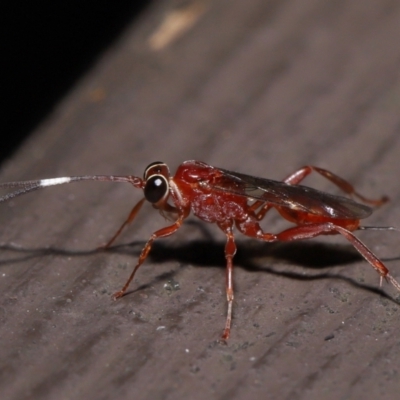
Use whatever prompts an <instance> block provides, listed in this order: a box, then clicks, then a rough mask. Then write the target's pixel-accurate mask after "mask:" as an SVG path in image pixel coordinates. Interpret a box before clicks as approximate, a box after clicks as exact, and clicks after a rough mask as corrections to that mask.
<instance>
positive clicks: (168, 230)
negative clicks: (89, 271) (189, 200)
mask: <svg viewBox="0 0 400 400" xmlns="http://www.w3.org/2000/svg"><path fill="white" fill-rule="evenodd" d="M186 215H187V212H186V213H185V212H181V214H180V215H179V217H178V219H177V220H176V221H175V223H174V224H172V225H170V226H166V227H165V228H162V229H159V230H158V231H155V232H154V233H153V234H152V235H151V236H150V238H149V240H148V241H147V243H146V245H145V246H144V247H143V249H142V252H141V253H140V256H139V260H138V262H137V264H136V265H135V268H134V269H133V271H132V273H131V275H130V276H129V278H128V280H127V281H126V283H125V285H124V286H123V287H122V289H121V290H120V291H118V292H116V293H114V295H113V299H114V300H117V299H119V298H120V297H122V296H123V295H124V294H125V292H126V290H127V289H128V287H129V285H130V283H131V282H132V280H133V277H134V276H135V273H136V271H137V270H138V269H139V267H140V266H141V265H142V264H143V262H144V260H145V259H146V258H147V255H148V254H149V252H150V250H151V246H152V245H153V242H154V240H156V239H157V238H161V237H166V236H170V235H172V234H173V233H175V232H176V231H177V230H178V229H179V228H180V227H181V225H182V222H183V220H184V219H185V216H186Z"/></svg>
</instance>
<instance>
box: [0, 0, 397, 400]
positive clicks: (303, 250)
mask: <svg viewBox="0 0 400 400" xmlns="http://www.w3.org/2000/svg"><path fill="white" fill-rule="evenodd" d="M399 35H400V3H399V2H398V1H395V0H355V1H352V2H345V1H328V2H321V1H313V0H298V1H293V0H292V1H268V2H266V1H265V0H249V1H246V2H244V1H239V0H230V1H223V0H216V1H204V2H202V1H198V2H196V3H190V2H184V3H182V4H181V3H178V2H174V1H163V2H157V3H155V4H154V5H153V6H152V7H150V8H149V9H148V10H147V11H146V12H145V13H144V14H143V15H142V17H141V18H140V20H139V21H136V22H135V24H134V25H133V26H131V27H130V29H129V30H127V31H126V32H125V34H124V35H123V36H122V37H121V38H120V40H119V41H118V42H117V43H115V45H114V46H113V47H112V48H110V49H109V50H108V51H107V52H106V53H105V54H104V55H103V56H102V57H101V58H100V59H99V61H98V63H97V64H96V65H95V66H94V68H93V69H92V71H91V72H90V73H89V74H88V75H87V76H86V77H85V78H84V79H82V80H81V81H80V82H79V83H78V84H77V86H76V87H75V88H74V90H73V91H72V92H71V93H70V94H69V95H68V96H66V97H65V99H64V100H63V101H62V102H61V103H60V104H58V105H57V107H55V110H54V113H53V114H52V115H51V116H50V117H49V118H48V120H47V121H45V122H44V123H43V124H42V126H41V127H40V128H39V129H37V131H36V132H33V133H32V135H31V137H30V138H29V139H28V140H27V141H26V142H25V144H24V145H23V146H22V147H21V149H20V150H19V152H18V153H17V154H16V155H15V156H14V157H13V159H11V160H9V161H8V162H6V163H5V164H3V167H2V171H1V180H2V181H10V180H22V179H35V178H45V177H54V176H65V175H81V174H125V175H131V174H133V175H139V176H141V175H142V173H143V172H142V171H143V170H144V168H145V167H146V166H147V165H148V164H149V163H150V162H152V161H156V160H162V161H165V162H167V163H168V164H169V165H170V168H171V170H172V171H174V170H175V169H176V167H177V166H178V165H179V164H180V163H181V162H182V161H184V160H187V159H198V160H202V161H205V162H207V163H209V164H211V165H216V166H220V167H223V168H226V169H231V170H237V171H240V172H244V173H248V174H253V175H256V176H262V177H268V178H274V179H280V178H283V177H285V176H286V175H288V174H289V173H291V172H293V171H294V170H296V169H297V168H299V167H301V166H302V165H304V164H315V165H318V166H321V167H324V168H328V169H330V170H332V171H334V172H336V173H338V174H339V175H341V176H343V177H345V178H347V179H348V180H350V181H351V182H352V183H354V184H355V185H356V186H357V188H358V189H359V190H360V191H361V192H362V193H364V194H365V195H368V196H371V197H373V196H375V197H379V196H380V195H382V194H387V195H389V196H390V198H391V202H390V203H389V204H387V205H385V206H384V207H382V208H381V209H379V210H377V211H376V212H375V213H374V214H373V215H372V216H371V217H370V218H369V219H368V220H366V221H365V224H366V225H374V224H375V225H397V226H400V206H399V200H400V185H399V184H398V174H399V172H400V170H399V162H398V160H399V158H400V141H399V129H400V46H399V43H398V42H399V40H398V38H399ZM306 183H307V184H309V185H312V186H315V187H318V188H320V189H323V190H330V191H332V192H333V193H337V191H336V190H335V188H332V185H330V184H329V183H327V182H325V181H323V180H321V179H313V178H310V179H308V180H307V181H306ZM140 197H141V193H140V192H139V191H137V190H136V191H135V190H132V188H131V187H129V186H125V185H121V184H111V183H80V184H71V185H67V186H65V187H59V188H52V189H47V190H45V191H42V192H36V193H33V194H30V195H27V196H25V197H22V198H19V199H16V200H15V201H13V202H9V203H5V204H2V205H1V207H0V220H1V226H2V229H1V232H0V234H1V236H0V240H1V253H0V277H1V279H0V285H1V286H0V290H1V304H0V321H1V326H0V337H1V342H0V343H1V344H0V388H1V393H2V398H3V399H55V398H57V399H88V398H91V399H116V398H119V399H135V400H139V399H189V398H190V399H205V398H208V399H249V398H251V399H307V400H310V399H361V398H363V399H365V398H371V399H378V398H379V399H394V398H397V396H398V393H399V391H400V379H399V371H400V361H399V360H400V339H399V331H400V310H399V305H398V303H397V301H396V299H398V298H399V293H396V291H395V289H394V288H393V287H391V286H389V285H387V284H385V285H384V287H383V288H382V291H381V290H379V277H378V275H377V274H376V272H375V271H374V270H373V269H372V268H371V267H370V266H369V265H368V264H367V263H366V262H365V261H364V260H362V259H361V258H360V257H358V256H357V253H356V252H355V251H354V250H353V249H352V247H351V246H350V245H349V244H347V243H346V241H345V240H344V239H343V238H339V237H329V238H323V239H320V238H318V239H315V240H312V241H305V242H298V243H293V244H285V245H282V244H278V245H268V244H263V243H258V242H255V241H253V240H248V239H246V238H244V237H242V236H240V235H237V242H238V247H239V251H238V254H237V257H236V259H235V264H236V268H235V276H234V278H235V283H236V286H235V290H236V292H235V294H236V298H235V305H234V320H233V326H232V336H231V339H230V340H229V343H228V344H227V345H222V344H220V343H218V339H219V337H220V334H221V332H222V329H223V325H224V320H225V312H226V302H225V294H224V290H225V289H224V272H225V271H224V264H225V260H224V256H223V249H224V236H223V234H221V233H219V232H218V230H217V229H216V228H215V227H214V226H212V225H207V224H205V223H201V222H198V221H197V220H196V219H194V218H190V220H189V221H188V222H187V223H186V224H185V225H184V226H183V227H182V228H181V230H180V231H179V232H178V233H177V234H176V235H174V236H173V237H171V238H169V239H165V240H160V241H159V242H158V243H157V244H156V245H155V247H154V251H153V253H152V256H151V257H149V259H148V260H147V261H146V264H145V265H144V266H143V267H142V268H141V269H140V270H139V273H138V274H137V278H136V280H135V282H134V283H133V284H132V287H131V291H130V293H129V295H127V296H125V297H124V298H123V299H121V300H119V301H116V302H113V301H112V300H111V295H112V293H114V292H115V291H116V290H118V289H120V287H121V286H122V284H123V283H124V282H125V280H126V278H127V276H128V275H129V273H130V271H131V269H132V267H133V265H134V263H135V261H136V259H137V256H138V253H139V251H140V249H141V246H142V245H143V243H144V241H145V240H146V239H147V237H148V236H149V235H150V233H151V232H152V231H154V230H155V229H157V228H158V227H160V226H163V224H165V221H164V220H163V219H162V217H160V216H158V214H157V213H156V212H155V211H153V210H152V208H151V207H150V206H148V207H146V208H145V209H144V210H143V212H142V213H141V214H140V215H139V216H138V218H137V220H136V221H135V223H134V224H133V225H132V226H131V227H130V229H129V230H128V231H127V232H125V234H124V235H123V237H122V238H121V239H120V240H119V242H118V244H117V245H116V246H115V247H113V248H112V249H111V250H110V251H107V252H102V251H94V249H95V248H96V246H98V245H99V244H101V243H103V242H104V241H105V240H106V239H107V238H109V237H110V235H112V233H114V231H115V229H116V228H117V227H118V226H119V224H120V223H121V222H122V221H123V219H124V218H125V217H126V215H127V214H128V213H129V210H130V208H131V207H132V206H133V204H134V203H135V202H136V201H137V200H138V199H139V198H140ZM283 226H284V225H283V224H282V221H281V220H280V219H279V218H278V217H277V216H276V215H271V217H270V218H268V219H267V220H266V223H265V225H264V227H265V228H266V229H267V230H269V231H272V232H278V231H279V230H280V229H282V227H283ZM359 237H360V238H362V239H363V240H364V241H365V242H366V243H367V244H368V245H369V246H370V248H371V249H372V250H373V251H375V252H376V253H377V254H378V255H379V256H380V257H382V258H383V259H384V260H385V262H386V264H387V266H388V268H390V270H391V272H392V274H393V275H394V276H395V277H397V279H400V251H399V246H398V243H399V240H400V236H399V234H398V233H397V232H385V231H383V232H362V233H360V234H359Z"/></svg>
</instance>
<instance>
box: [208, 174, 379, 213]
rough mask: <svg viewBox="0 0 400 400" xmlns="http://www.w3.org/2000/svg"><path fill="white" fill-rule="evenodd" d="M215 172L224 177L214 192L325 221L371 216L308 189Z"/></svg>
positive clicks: (359, 206) (342, 199)
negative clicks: (290, 210) (253, 200)
mask: <svg viewBox="0 0 400 400" xmlns="http://www.w3.org/2000/svg"><path fill="white" fill-rule="evenodd" d="M218 170H219V171H221V172H222V173H223V175H222V176H221V177H218V179H217V181H216V182H214V183H212V184H211V187H212V188H213V189H216V190H222V191H224V192H228V193H233V194H237V195H239V196H245V197H249V198H252V199H256V200H262V201H265V202H266V203H270V204H271V205H276V206H280V207H287V208H290V209H292V210H297V211H304V212H307V213H310V214H314V215H321V216H324V217H332V218H340V219H362V218H366V217H367V216H369V215H370V214H371V213H372V209H371V208H370V207H368V206H365V205H363V204H359V203H356V202H355V201H353V200H351V199H348V198H346V197H341V196H334V195H331V194H328V193H324V192H321V191H319V190H316V189H312V188H309V187H307V186H301V185H288V184H286V183H284V182H279V181H274V180H270V179H263V178H256V177H254V176H250V175H244V174H240V173H237V172H232V171H227V170H225V169H222V168H218Z"/></svg>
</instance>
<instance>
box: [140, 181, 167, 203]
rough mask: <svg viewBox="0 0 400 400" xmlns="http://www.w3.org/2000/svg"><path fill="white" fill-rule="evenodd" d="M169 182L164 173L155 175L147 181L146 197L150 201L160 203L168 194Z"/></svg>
mask: <svg viewBox="0 0 400 400" xmlns="http://www.w3.org/2000/svg"><path fill="white" fill-rule="evenodd" d="M168 189H169V188H168V182H167V180H166V178H165V177H164V176H162V175H153V176H151V177H150V178H148V179H147V181H146V186H145V187H144V197H146V200H147V201H149V202H150V203H153V204H154V203H158V202H159V201H160V200H161V199H162V198H163V197H165V196H166V195H167V194H168Z"/></svg>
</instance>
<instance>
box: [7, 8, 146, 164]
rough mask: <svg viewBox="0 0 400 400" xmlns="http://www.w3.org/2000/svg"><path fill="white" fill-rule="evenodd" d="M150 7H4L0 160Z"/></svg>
mask: <svg viewBox="0 0 400 400" xmlns="http://www.w3.org/2000/svg"><path fill="white" fill-rule="evenodd" d="M149 3H150V1H148V0H147V1H146V0H137V1H132V0H129V1H127V0H122V1H116V2H112V1H104V0H99V1H67V2H58V1H47V2H45V1H42V2H28V1H25V2H11V1H7V2H2V4H1V5H0V21H1V22H2V23H1V26H0V32H1V38H2V39H1V40H2V43H3V44H2V47H1V53H2V57H1V58H2V62H1V81H0V82H1V83H0V86H1V96H2V99H3V106H2V107H1V108H2V109H1V113H0V116H1V117H0V118H1V119H0V126H2V127H3V128H2V132H3V135H2V136H3V140H2V146H1V147H0V160H2V159H3V158H4V157H7V156H9V155H10V154H11V153H12V152H13V151H14V150H15V149H16V148H17V147H18V145H19V143H20V142H21V141H22V140H23V138H24V137H25V136H26V135H29V133H31V131H32V130H33V129H34V128H35V127H36V126H37V125H38V124H39V123H40V121H42V120H43V119H44V118H45V117H46V115H47V114H48V113H49V112H51V110H52V108H53V107H54V105H55V104H56V103H57V101H58V100H60V99H61V98H62V97H63V96H64V95H65V94H66V93H67V92H68V90H69V89H70V88H71V87H72V86H73V84H74V82H76V80H77V79H79V77H81V76H82V75H83V74H84V73H85V72H86V71H87V70H88V69H89V68H90V67H91V66H92V65H93V63H94V62H95V61H96V59H97V57H98V56H99V55H100V54H101V53H102V51H104V50H105V49H106V48H107V47H108V46H109V45H110V44H111V43H112V42H113V41H114V40H115V39H116V38H117V37H118V36H119V35H120V34H121V33H122V32H123V30H124V28H126V27H127V25H128V24H129V23H132V21H133V20H134V19H135V18H138V17H139V16H140V13H141V11H142V10H143V9H144V8H145V7H146V6H147V5H148V4H149Z"/></svg>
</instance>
